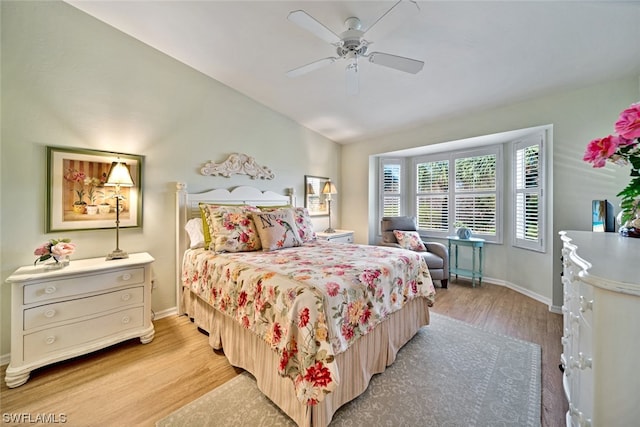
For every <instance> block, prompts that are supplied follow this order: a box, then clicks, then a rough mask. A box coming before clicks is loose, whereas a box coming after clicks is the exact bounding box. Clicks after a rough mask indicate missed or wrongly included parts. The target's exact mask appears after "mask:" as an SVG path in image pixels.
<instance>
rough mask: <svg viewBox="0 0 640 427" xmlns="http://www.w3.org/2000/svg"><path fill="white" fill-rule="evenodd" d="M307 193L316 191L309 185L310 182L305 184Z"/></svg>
mask: <svg viewBox="0 0 640 427" xmlns="http://www.w3.org/2000/svg"><path fill="white" fill-rule="evenodd" d="M307 194H316V191H315V190H314V189H313V185H311V183H309V184H307Z"/></svg>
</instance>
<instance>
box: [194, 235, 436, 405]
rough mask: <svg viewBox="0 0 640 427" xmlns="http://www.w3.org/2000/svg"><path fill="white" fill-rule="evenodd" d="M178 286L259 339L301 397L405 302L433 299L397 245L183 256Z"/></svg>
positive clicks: (332, 376) (318, 244)
mask: <svg viewBox="0 0 640 427" xmlns="http://www.w3.org/2000/svg"><path fill="white" fill-rule="evenodd" d="M182 281H183V285H184V286H187V287H189V288H190V289H191V291H192V292H194V293H196V294H197V295H198V296H199V297H200V298H202V299H203V300H205V301H206V302H207V303H209V304H210V305H211V306H213V307H214V308H216V309H218V310H219V311H221V312H223V313H225V314H227V315H228V316H231V317H232V318H233V319H235V320H237V321H238V322H240V323H241V324H242V325H243V326H244V327H245V328H247V329H250V330H251V331H253V332H254V333H256V334H258V335H259V336H260V337H262V338H263V339H264V340H265V341H266V342H267V343H268V344H269V345H270V346H271V347H272V348H273V349H274V350H275V351H277V352H278V354H279V358H280V365H279V374H280V375H282V376H286V377H289V378H291V380H292V381H293V382H294V386H295V390H296V395H297V398H298V400H300V401H301V402H303V403H305V404H308V405H314V404H316V403H317V402H319V401H321V400H323V399H324V396H325V394H326V393H330V392H331V391H333V390H334V388H335V387H336V385H337V384H338V383H339V381H340V378H339V373H338V370H337V366H336V363H335V362H334V358H335V355H337V354H339V353H341V352H343V351H344V350H346V349H347V348H348V347H349V345H350V344H351V343H352V342H354V341H355V340H357V339H358V338H359V337H361V336H363V335H365V334H366V333H368V332H369V331H371V330H373V329H374V328H375V326H376V325H377V324H378V323H380V322H381V321H382V320H383V319H385V317H387V316H388V315H389V314H390V313H393V312H395V311H397V310H400V309H401V308H402V306H403V305H404V304H405V303H406V302H407V301H409V300H411V299H413V298H416V297H423V298H426V299H427V300H428V304H429V305H431V304H433V300H434V297H435V289H434V287H433V283H432V281H431V276H430V275H429V270H428V269H427V266H426V263H425V261H424V260H423V258H422V257H421V256H420V255H419V254H418V253H416V252H411V251H405V250H401V249H394V248H387V247H379V246H366V245H353V244H341V243H330V242H326V241H315V242H309V243H305V244H304V246H301V247H296V248H287V249H282V250H278V251H272V252H242V253H224V254H216V253H215V252H212V251H207V250H203V249H197V250H189V251H187V252H186V253H185V256H184V260H183V268H182Z"/></svg>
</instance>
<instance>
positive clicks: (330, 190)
mask: <svg viewBox="0 0 640 427" xmlns="http://www.w3.org/2000/svg"><path fill="white" fill-rule="evenodd" d="M322 194H338V190H337V189H336V186H335V185H334V184H333V182H331V181H327V182H325V183H324V187H322Z"/></svg>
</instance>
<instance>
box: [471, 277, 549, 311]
mask: <svg viewBox="0 0 640 427" xmlns="http://www.w3.org/2000/svg"><path fill="white" fill-rule="evenodd" d="M482 281H483V282H486V283H491V284H492V285H498V286H504V287H506V288H509V289H512V290H514V291H516V292H518V293H519V294H522V295H526V296H528V297H529V298H533V299H534V300H536V301H539V302H541V303H543V304H546V305H547V307H549V311H550V312H552V313H562V311H561V310H558V308H557V307H556V306H554V305H553V303H552V301H551V299H550V298H547V297H544V296H542V295H540V294H537V293H535V292H531V291H530V290H529V289H526V288H523V287H522V286H518V285H516V284H515V283H511V282H508V281H506V280H500V279H494V278H491V277H483V278H482ZM556 310H558V311H556Z"/></svg>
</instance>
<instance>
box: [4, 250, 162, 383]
mask: <svg viewBox="0 0 640 427" xmlns="http://www.w3.org/2000/svg"><path fill="white" fill-rule="evenodd" d="M153 261H154V259H153V257H152V256H151V255H149V254H147V253H137V254H130V255H129V258H127V259H119V260H112V261H106V260H105V257H101V258H93V259H81V260H72V261H71V263H70V265H69V266H67V267H65V268H63V269H60V270H51V271H47V270H45V269H44V267H43V266H41V265H40V266H37V267H34V266H27V267H21V268H19V269H18V270H16V271H15V272H14V273H13V274H12V275H11V276H9V278H7V282H8V283H10V284H11V363H10V364H9V366H8V367H7V371H6V376H5V382H6V383H7V386H8V387H18V386H20V385H22V384H24V383H25V382H27V380H28V379H29V375H30V373H31V371H32V370H34V369H36V368H39V367H41V366H44V365H48V364H50V363H54V362H58V361H60V360H65V359H69V358H71V357H75V356H79V355H82V354H86V353H89V352H91V351H94V350H98V349H101V348H104V347H107V346H109V345H112V344H115V343H118V342H120V341H124V340H127V339H130V338H137V337H139V338H140V341H141V342H142V343H143V344H146V343H148V342H150V341H151V340H152V339H153V336H154V329H153V323H152V322H151V263H152V262H153Z"/></svg>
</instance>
